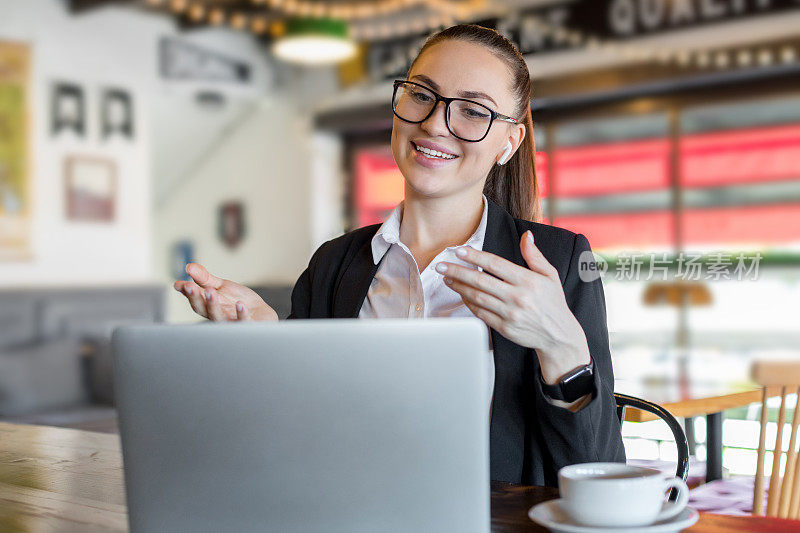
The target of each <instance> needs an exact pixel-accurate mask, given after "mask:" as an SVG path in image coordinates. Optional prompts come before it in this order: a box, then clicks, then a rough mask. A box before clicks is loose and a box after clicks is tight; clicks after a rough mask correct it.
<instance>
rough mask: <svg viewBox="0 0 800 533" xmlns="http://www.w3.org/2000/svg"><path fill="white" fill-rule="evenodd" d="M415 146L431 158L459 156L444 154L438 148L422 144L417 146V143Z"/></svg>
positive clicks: (453, 157)
mask: <svg viewBox="0 0 800 533" xmlns="http://www.w3.org/2000/svg"><path fill="white" fill-rule="evenodd" d="M414 147H415V148H416V149H417V151H418V152H422V153H423V154H424V155H425V156H426V157H429V158H431V159H455V158H456V157H458V156H455V155H449V154H444V153H442V152H438V151H436V150H431V149H429V148H423V147H422V146H417V145H416V144H415V145H414Z"/></svg>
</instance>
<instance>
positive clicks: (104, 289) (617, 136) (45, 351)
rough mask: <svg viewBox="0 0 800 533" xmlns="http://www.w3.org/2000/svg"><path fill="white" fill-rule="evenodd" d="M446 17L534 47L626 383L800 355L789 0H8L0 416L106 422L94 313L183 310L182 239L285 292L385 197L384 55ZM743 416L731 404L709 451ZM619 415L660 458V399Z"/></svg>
mask: <svg viewBox="0 0 800 533" xmlns="http://www.w3.org/2000/svg"><path fill="white" fill-rule="evenodd" d="M458 22H474V23H479V24H482V25H485V26H488V27H491V28H495V29H497V30H498V31H500V32H501V33H503V34H504V35H506V36H507V37H509V38H511V39H512V40H513V41H514V42H515V43H516V44H517V46H518V47H519V48H520V50H521V51H522V52H523V54H524V56H525V58H526V60H527V62H528V66H529V69H530V71H531V73H532V76H533V94H532V100H531V105H532V110H533V118H534V124H535V138H536V146H537V151H538V152H537V175H538V179H539V182H540V188H541V190H542V194H543V207H544V209H543V212H544V215H545V220H544V221H543V222H545V223H552V224H555V225H558V226H562V227H565V228H568V229H571V230H573V231H577V232H581V233H584V234H586V235H587V237H588V238H589V241H590V243H591V244H592V247H593V250H594V252H595V254H596V258H597V260H598V264H599V265H600V266H601V271H602V278H603V283H604V287H605V296H606V304H607V307H608V327H609V332H610V342H611V349H612V356H613V360H614V370H615V373H616V377H617V378H618V381H617V384H616V388H617V390H618V391H623V392H630V393H632V394H637V393H640V392H641V391H646V390H651V391H652V390H657V389H658V388H659V387H669V386H673V385H674V384H675V383H678V384H679V386H681V385H680V384H683V386H692V387H701V388H702V387H708V388H713V387H716V386H719V384H721V383H724V384H726V386H729V387H730V386H734V387H735V386H743V387H744V386H747V385H748V383H749V377H748V368H749V363H750V362H751V361H752V360H753V359H754V358H757V357H762V356H766V357H771V356H779V357H797V356H798V355H800V354H799V353H798V352H800V312H798V307H799V306H798V302H800V269H799V268H798V266H800V3H798V2H797V1H791V0H784V1H779V0H772V1H769V0H660V1H659V0H653V1H649V2H645V1H638V0H572V1H563V0H516V1H513V2H512V1H500V0H435V1H434V0H425V1H422V0H376V1H364V0H341V1H323V0H230V1H221V0H205V1H201V0H147V1H144V0H138V1H104V0H72V1H66V0H64V1H60V0H26V1H25V2H19V1H14V0H0V420H8V421H17V422H30V423H39V424H48V425H57V426H67V427H76V428H84V429H94V430H99V431H111V432H113V431H116V422H115V416H114V409H113V386H112V382H111V366H110V365H111V361H110V357H111V354H110V345H109V339H110V335H111V331H112V330H113V328H114V327H116V326H119V325H123V324H133V323H153V322H170V323H180V322H191V321H196V320H198V317H196V316H194V315H193V313H192V312H191V310H190V308H189V306H188V305H187V303H186V301H185V299H184V297H183V296H181V295H180V294H178V293H176V292H175V291H173V290H172V288H171V285H172V282H173V281H174V280H175V279H177V278H181V277H183V276H184V275H185V274H184V273H183V267H184V265H185V264H186V262H188V261H197V262H200V263H202V264H204V265H206V266H207V267H208V268H209V269H210V270H211V271H212V272H214V273H216V274H218V275H220V276H222V277H225V278H229V279H233V280H236V281H239V282H242V283H245V284H247V285H248V286H250V287H252V288H254V289H255V290H257V291H258V292H259V293H260V294H262V295H263V296H264V298H265V299H266V301H267V302H268V303H270V304H271V305H272V306H273V307H274V308H275V309H276V310H277V311H278V314H279V316H281V317H282V318H283V317H285V316H286V315H287V314H288V313H289V295H290V291H291V288H292V286H293V284H294V282H295V281H296V279H297V277H298V276H299V274H300V272H301V271H302V270H303V269H304V268H305V266H306V265H307V263H308V260H309V258H310V256H311V254H312V253H313V251H314V250H316V249H317V247H318V246H319V245H320V244H322V243H323V242H325V241H327V240H329V239H331V238H334V237H336V236H338V235H340V234H341V233H342V232H345V231H348V230H351V229H354V228H357V227H360V226H363V225H366V224H372V223H375V222H380V221H382V220H383V219H384V218H385V217H386V216H387V215H388V213H389V212H390V211H391V209H392V208H393V207H394V206H395V205H397V203H399V202H400V201H401V200H402V194H403V180H402V176H401V175H400V174H399V171H398V170H397V167H396V165H395V163H394V160H393V158H392V153H391V149H390V146H389V138H390V132H391V124H392V112H391V94H392V80H393V79H399V78H402V77H403V75H404V73H405V70H406V69H407V67H408V64H409V61H410V59H411V58H413V57H414V55H415V54H416V52H417V51H418V50H419V48H420V47H421V45H422V43H423V42H424V40H425V38H426V36H427V35H429V34H431V33H433V32H435V31H437V30H438V29H441V28H442V27H446V26H449V25H452V24H454V23H458ZM309 35H312V36H316V37H315V38H309ZM324 39H327V40H324ZM789 404H790V405H793V404H794V400H791V399H790V402H789ZM776 410H777V409H776ZM774 416H775V415H774V414H773V420H774ZM758 420H759V419H758V407H757V406H755V405H754V406H751V407H745V408H739V409H734V410H729V411H727V412H725V415H724V421H723V422H722V430H723V431H722V435H723V446H724V449H723V456H722V465H723V467H724V471H725V473H726V475H731V476H735V475H740V474H752V473H753V472H754V471H755V462H756V461H755V455H756V451H755V450H756V448H757V446H758V427H759V421H758ZM687 427H688V429H689V430H690V433H692V434H693V437H694V441H695V443H696V444H695V446H694V456H693V459H692V461H693V465H696V466H697V467H698V468H701V467H700V465H702V464H703V462H704V461H705V460H706V454H707V450H706V444H705V443H706V440H707V435H706V433H707V431H706V430H707V427H706V420H705V419H704V418H702V417H699V418H695V419H693V420H690V421H689V422H688V424H687ZM776 429H777V428H776V424H775V422H772V423H771V426H770V427H769V428H768V432H767V449H768V450H769V449H771V447H772V444H770V442H769V439H770V437H771V438H772V441H773V442H774V440H775V434H776ZM623 433H624V437H625V445H626V450H627V453H628V456H629V458H635V459H636V458H638V459H649V460H662V461H665V462H670V461H675V459H676V451H675V450H676V448H675V445H674V441H672V434H671V433H670V431H669V430H668V429H667V427H666V426H665V425H663V424H662V423H661V422H658V421H653V422H642V423H633V422H626V423H625V425H624V429H623ZM783 435H784V438H788V431H786V432H784V434H783ZM770 461H771V454H770V453H768V454H767V468H769V464H770Z"/></svg>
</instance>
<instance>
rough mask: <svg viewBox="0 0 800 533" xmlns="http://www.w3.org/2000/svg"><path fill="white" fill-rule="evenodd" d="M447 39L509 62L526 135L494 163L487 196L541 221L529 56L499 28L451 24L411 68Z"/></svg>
mask: <svg viewBox="0 0 800 533" xmlns="http://www.w3.org/2000/svg"><path fill="white" fill-rule="evenodd" d="M446 39H458V40H461V41H467V42H471V43H475V44H479V45H481V46H485V47H486V48H488V49H489V51H490V52H492V53H493V54H494V55H496V56H497V57H499V58H500V59H502V60H503V61H505V62H506V64H507V65H508V68H509V71H510V72H511V76H512V80H511V87H512V90H513V91H514V94H515V96H516V99H517V107H516V109H515V110H514V117H515V118H522V120H523V124H525V138H524V139H523V140H522V144H520V146H519V148H518V149H517V151H516V152H514V155H513V156H511V159H509V160H508V162H507V163H506V164H505V165H494V166H493V167H492V169H491V170H490V171H489V175H488V177H487V178H486V185H485V186H484V188H483V192H484V194H486V197H487V198H489V199H491V200H492V201H494V202H495V203H497V204H498V205H500V206H501V207H503V208H504V209H505V210H506V211H508V212H509V214H511V216H513V217H514V218H521V219H524V220H532V221H534V222H539V221H540V220H541V208H540V205H539V186H538V184H537V182H536V166H535V157H536V149H535V146H534V142H533V118H532V117H531V105H530V98H531V76H530V72H529V71H528V66H527V65H526V64H525V59H524V58H523V57H522V54H520V53H519V50H517V48H516V47H515V46H514V44H513V43H512V42H511V41H509V40H508V39H506V38H505V37H503V36H502V35H501V34H499V33H498V32H497V31H495V30H492V29H489V28H484V27H483V26H478V25H476V24H458V25H456V26H450V27H449V28H445V29H443V30H442V31H440V32H438V33H435V34H433V35H431V36H430V37H428V39H427V40H426V41H425V44H424V45H423V46H422V48H421V49H420V51H419V53H418V54H417V57H416V58H414V61H412V63H411V66H410V67H409V69H408V70H409V72H410V71H411V68H412V67H413V66H414V63H416V61H417V59H418V58H419V56H420V55H422V53H423V52H424V51H425V50H427V49H428V48H430V47H431V46H433V45H434V44H436V43H439V42H441V41H444V40H446Z"/></svg>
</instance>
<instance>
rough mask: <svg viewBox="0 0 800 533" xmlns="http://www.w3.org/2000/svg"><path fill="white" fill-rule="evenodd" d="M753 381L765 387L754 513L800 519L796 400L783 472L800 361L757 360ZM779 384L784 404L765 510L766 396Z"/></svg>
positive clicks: (799, 417)
mask: <svg viewBox="0 0 800 533" xmlns="http://www.w3.org/2000/svg"><path fill="white" fill-rule="evenodd" d="M751 377H752V378H753V381H755V382H756V383H758V384H759V385H761V386H762V387H763V391H762V393H761V434H760V436H759V439H758V459H757V462H756V479H755V484H754V487H753V514H754V515H763V514H766V516H779V517H782V518H793V519H797V518H800V480H799V479H798V478H800V462H798V460H797V450H796V449H795V448H796V444H797V426H798V423H800V409H799V408H798V407H800V405H798V403H795V406H794V413H793V414H792V433H791V436H790V437H789V448H788V450H787V452H786V466H785V469H784V472H781V459H782V457H783V453H784V452H783V426H784V424H785V423H786V395H787V394H789V393H792V392H794V393H797V398H798V402H800V361H756V362H754V363H753V365H752V367H751ZM775 387H778V390H779V394H780V397H781V406H780V409H779V410H778V432H777V435H776V437H775V448H774V450H773V454H772V473H771V475H770V483H769V491H768V494H767V506H766V512H765V510H764V483H765V476H764V456H765V455H766V434H767V420H768V413H769V411H768V409H767V397H768V396H771V395H773V394H770V393H769V392H768V389H769V390H771V391H774V390H775Z"/></svg>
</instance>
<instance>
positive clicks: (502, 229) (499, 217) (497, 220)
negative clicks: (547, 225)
mask: <svg viewBox="0 0 800 533" xmlns="http://www.w3.org/2000/svg"><path fill="white" fill-rule="evenodd" d="M487 199H488V198H487ZM517 234H518V233H517V227H516V224H515V223H514V218H513V217H512V216H511V215H509V214H508V212H506V210H505V209H503V208H502V207H500V206H499V205H498V204H496V203H495V202H493V201H492V200H489V212H488V213H487V220H486V236H485V237H484V239H483V251H484V252H489V253H491V254H495V255H498V256H500V257H502V258H503V259H507V260H509V261H511V262H512V263H516V264H518V265H521V266H527V265H526V263H525V258H524V257H522V251H521V250H520V249H519V239H517ZM490 329H491V328H490ZM491 331H492V346H493V348H494V351H495V354H497V352H498V346H503V347H504V348H501V349H508V348H509V347H510V346H511V345H513V343H512V342H511V341H509V340H508V339H506V338H505V337H503V336H502V335H500V334H499V333H498V332H496V331H495V330H494V329H491ZM506 343H508V345H506ZM495 357H497V356H496V355H495Z"/></svg>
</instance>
